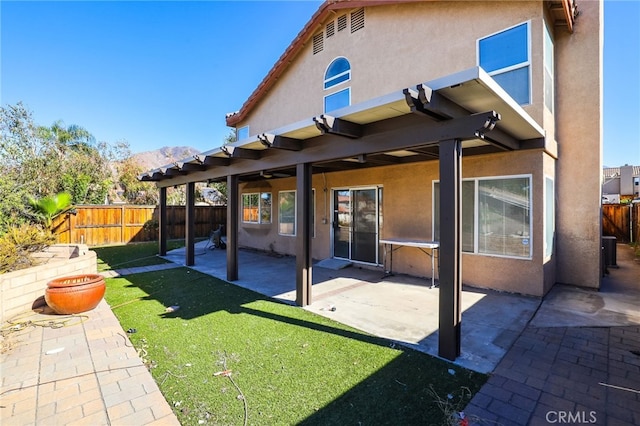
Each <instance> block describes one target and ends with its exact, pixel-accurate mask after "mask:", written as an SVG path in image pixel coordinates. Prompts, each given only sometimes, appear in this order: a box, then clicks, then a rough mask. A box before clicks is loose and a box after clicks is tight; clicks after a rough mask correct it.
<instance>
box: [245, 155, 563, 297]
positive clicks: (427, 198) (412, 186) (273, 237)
mask: <svg viewBox="0 0 640 426" xmlns="http://www.w3.org/2000/svg"><path fill="white" fill-rule="evenodd" d="M545 157H548V156H546V154H544V153H543V152H542V151H525V152H520V153H515V154H514V153H505V154H499V155H487V156H475V157H468V158H464V160H463V166H462V171H463V178H477V177H487V176H498V175H499V176H510V175H531V177H532V189H533V192H532V194H533V195H532V198H533V210H532V213H531V216H532V221H533V234H532V236H531V244H532V247H533V256H532V258H531V259H513V258H506V257H498V256H487V255H478V254H468V253H465V254H464V255H463V267H462V269H463V273H462V275H463V282H464V283H465V284H469V285H473V286H477V287H486V288H493V289H497V290H504V291H511V292H517V293H523V294H530V295H535V296H542V295H543V294H544V293H545V292H546V291H547V290H548V288H547V287H548V286H547V285H545V277H546V275H548V274H552V273H553V271H551V272H549V273H548V274H545V273H544V270H543V257H544V247H543V227H542V221H543V218H544V205H543V186H544V175H545V173H543V163H544V161H545ZM438 175H439V173H438V162H437V161H431V162H424V163H414V164H409V165H399V166H386V167H377V168H369V169H363V170H358V171H349V172H336V173H326V174H324V175H322V174H317V175H314V176H313V188H314V189H315V196H316V198H315V205H316V210H315V217H316V222H315V235H316V237H315V238H314V239H313V241H312V255H313V258H314V259H323V258H327V257H329V256H331V219H332V215H331V198H332V192H331V190H332V189H335V188H348V187H363V186H366V187H375V186H382V187H383V202H382V208H383V228H382V237H387V238H422V239H425V240H431V239H433V237H432V221H433V215H432V212H433V203H432V200H433V196H432V188H433V181H434V180H437V179H438ZM268 182H269V184H270V185H271V187H270V188H268V189H265V188H260V189H257V188H246V189H245V188H244V187H243V188H242V189H241V192H242V193H246V192H256V191H258V190H260V191H265V192H271V193H272V197H273V198H272V199H273V202H272V205H273V209H272V218H273V220H272V224H271V225H255V224H242V223H241V224H240V228H239V229H240V231H239V243H240V245H241V246H248V247H253V248H258V249H261V250H267V251H272V250H273V251H275V252H278V253H284V254H289V255H295V253H296V252H295V242H296V239H295V237H292V236H282V235H278V228H277V221H278V209H277V200H278V191H283V190H294V189H295V185H296V183H295V178H286V179H271V180H269V181H268ZM325 188H326V189H327V191H326V203H325V195H324V194H325V191H324V189H325ZM323 218H326V219H327V221H326V223H323V220H322V219H323ZM393 262H394V263H393V265H394V266H393V268H394V271H397V272H401V273H406V274H410V275H415V276H431V269H430V263H429V261H428V258H427V257H426V256H425V255H424V254H423V253H421V252H420V251H418V250H416V249H411V248H403V249H402V252H398V254H397V255H396V256H394V261H393ZM551 277H552V275H551ZM550 279H552V278H550Z"/></svg>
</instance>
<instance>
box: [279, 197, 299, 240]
mask: <svg viewBox="0 0 640 426" xmlns="http://www.w3.org/2000/svg"><path fill="white" fill-rule="evenodd" d="M278 207H279V208H278V211H279V214H278V233H279V234H281V235H296V191H282V192H280V193H279V194H278Z"/></svg>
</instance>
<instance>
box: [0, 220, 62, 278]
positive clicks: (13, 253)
mask: <svg viewBox="0 0 640 426" xmlns="http://www.w3.org/2000/svg"><path fill="white" fill-rule="evenodd" d="M54 241H55V237H54V236H53V235H52V234H51V232H50V231H49V230H47V229H44V228H42V227H41V226H38V225H32V224H23V225H20V226H14V227H11V228H9V229H8V230H7V232H6V233H5V234H4V235H2V236H0V274H3V273H5V272H12V271H17V270H19V269H25V268H29V267H30V266H33V265H35V264H37V263H38V261H37V259H34V258H33V257H32V256H31V254H32V253H36V252H40V251H42V250H44V249H45V248H46V247H49V246H50V245H51V244H53V243H54Z"/></svg>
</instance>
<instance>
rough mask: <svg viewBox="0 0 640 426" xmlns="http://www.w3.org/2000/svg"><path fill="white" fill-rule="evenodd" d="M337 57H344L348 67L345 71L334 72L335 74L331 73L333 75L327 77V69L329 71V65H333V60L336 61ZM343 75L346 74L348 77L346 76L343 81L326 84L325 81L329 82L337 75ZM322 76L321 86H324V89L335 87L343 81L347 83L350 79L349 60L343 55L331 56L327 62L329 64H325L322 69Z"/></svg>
mask: <svg viewBox="0 0 640 426" xmlns="http://www.w3.org/2000/svg"><path fill="white" fill-rule="evenodd" d="M338 59H344V60H345V61H347V63H348V64H349V69H348V70H346V71H342V72H341V73H339V74H336V75H333V76H331V77H329V78H327V71H329V67H331V65H333V63H334V62H335V61H337V60H338ZM343 75H348V76H349V78H347V79H346V80H344V81H340V82H338V83H334V84H331V85H330V86H327V83H330V82H331V81H332V80H335V79H337V78H338V77H342V76H343ZM322 76H323V81H322V87H324V90H329V89H331V88H333V87H336V86H339V85H341V84H343V83H347V82H349V81H351V61H349V59H347V58H346V57H344V56H336V57H335V58H333V60H332V61H331V62H329V65H327V67H326V68H325V69H324V74H322Z"/></svg>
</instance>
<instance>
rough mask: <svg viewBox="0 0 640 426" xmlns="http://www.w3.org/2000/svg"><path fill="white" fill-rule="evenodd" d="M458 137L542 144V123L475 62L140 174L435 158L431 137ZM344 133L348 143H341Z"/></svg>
mask: <svg viewBox="0 0 640 426" xmlns="http://www.w3.org/2000/svg"><path fill="white" fill-rule="evenodd" d="M449 138H457V139H461V140H462V147H463V152H464V155H465V156H467V155H474V154H484V153H490V152H498V151H505V150H507V151H511V150H519V149H530V148H541V147H543V146H544V131H543V129H542V128H541V127H540V126H539V125H538V124H537V123H536V122H535V121H534V120H533V119H532V118H531V117H530V116H529V115H528V114H527V113H526V112H525V111H524V110H523V109H522V107H520V105H518V104H517V103H516V102H515V101H514V100H513V99H512V98H511V97H510V96H509V95H508V94H507V93H506V92H505V91H504V90H503V89H502V88H501V87H500V86H499V85H498V84H497V83H496V82H495V81H494V80H493V79H492V78H491V77H490V76H489V75H488V74H486V73H485V72H484V71H483V70H482V69H481V68H478V67H475V68H472V69H469V70H465V71H462V72H459V73H455V74H452V75H449V76H446V77H443V78H440V79H436V80H432V81H429V82H426V83H422V84H418V85H416V86H415V87H414V88H405V89H404V90H399V91H397V92H393V93H390V94H388V95H385V96H381V97H378V98H374V99H371V100H369V101H366V102H362V103H360V104H356V105H351V106H348V107H346V108H342V109H340V110H336V111H333V112H332V113H331V114H321V115H318V116H316V117H311V118H309V119H306V120H302V121H299V122H296V123H292V124H289V125H287V126H284V127H281V128H278V129H274V130H273V131H271V132H265V133H262V134H257V135H253V136H251V137H249V138H247V139H245V140H241V141H237V142H234V143H231V144H228V145H225V146H222V147H219V148H215V149H212V150H209V151H206V152H204V153H201V154H197V155H195V156H193V157H189V158H186V159H183V160H181V161H178V162H175V163H172V164H169V165H165V166H162V167H159V168H157V169H154V170H151V171H149V172H147V173H144V174H142V175H140V176H139V179H140V180H143V181H153V182H156V183H157V185H158V187H167V186H173V185H179V184H184V183H188V182H199V181H207V180H209V181H216V180H218V181H223V180H224V179H226V176H229V175H236V176H239V178H240V181H244V182H246V181H254V180H261V179H265V178H270V177H285V176H294V175H295V174H296V164H300V163H312V164H313V171H314V173H320V172H330V171H340V170H352V169H358V168H366V167H375V166H381V165H391V164H403V163H411V162H416V161H429V160H437V159H438V158H439V147H438V141H439V140H443V139H449ZM345 140H346V141H348V143H345Z"/></svg>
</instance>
